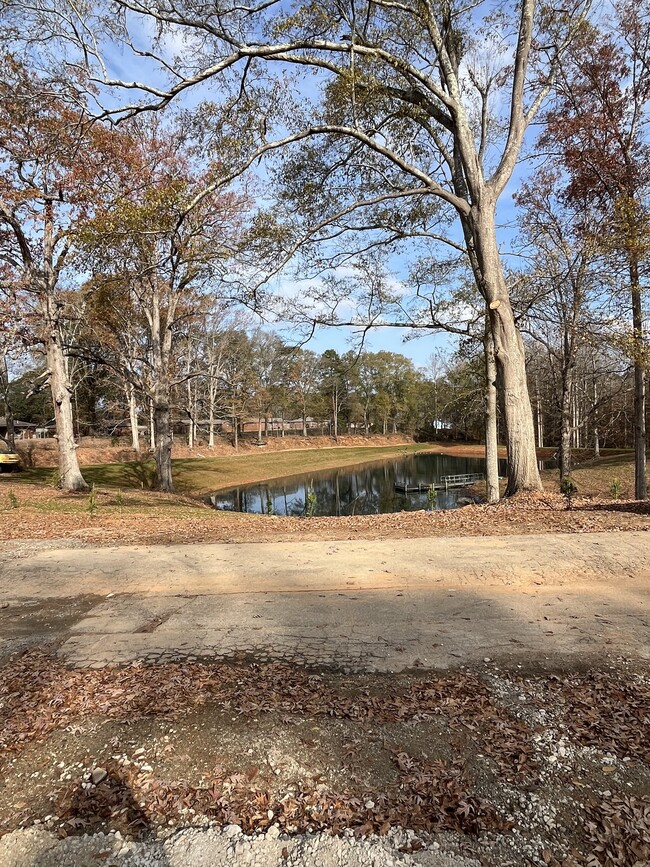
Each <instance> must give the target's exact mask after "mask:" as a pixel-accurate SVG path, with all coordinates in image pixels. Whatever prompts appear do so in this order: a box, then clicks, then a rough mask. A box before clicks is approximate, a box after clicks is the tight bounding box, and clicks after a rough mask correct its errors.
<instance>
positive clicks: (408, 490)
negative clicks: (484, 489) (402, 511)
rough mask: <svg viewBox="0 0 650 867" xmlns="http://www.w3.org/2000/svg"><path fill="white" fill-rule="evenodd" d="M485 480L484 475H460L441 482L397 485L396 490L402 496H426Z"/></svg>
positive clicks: (441, 478) (443, 479) (448, 477)
mask: <svg viewBox="0 0 650 867" xmlns="http://www.w3.org/2000/svg"><path fill="white" fill-rule="evenodd" d="M484 479H485V474H484V473H459V474H457V475H455V476H441V477H440V481H439V482H433V483H432V484H422V483H420V484H419V485H400V484H397V483H396V484H395V490H396V491H397V492H398V493H400V494H426V492H427V491H431V490H434V491H448V490H449V489H450V488H466V487H467V486H468V485H473V484H475V483H476V482H482V481H483V480H484Z"/></svg>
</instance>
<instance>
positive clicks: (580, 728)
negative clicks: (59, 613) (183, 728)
mask: <svg viewBox="0 0 650 867" xmlns="http://www.w3.org/2000/svg"><path fill="white" fill-rule="evenodd" d="M499 677H506V676H505V675H499ZM493 678H494V673H492V672H490V675H489V677H482V676H481V675H480V674H478V673H475V672H469V671H464V670H461V671H455V672H453V673H449V674H443V675H439V674H436V675H434V676H432V675H430V674H422V675H419V676H417V677H416V676H399V677H397V676H393V677H392V678H390V679H389V678H387V677H379V676H376V677H374V678H368V677H365V678H358V679H356V680H355V679H354V678H350V677H349V676H348V677H346V678H339V677H337V676H335V675H316V674H313V673H310V672H306V671H302V670H298V669H296V668H294V667H292V666H286V665H281V664H269V665H249V666H230V665H224V664H216V663H214V664H212V663H210V664H204V663H199V662H197V663H187V662H182V663H181V662H178V663H167V664H160V665H152V666H147V665H143V664H133V665H130V666H127V667H122V668H120V667H106V668H102V669H96V670H80V669H73V670H70V669H67V668H66V667H65V666H64V665H63V664H61V662H59V661H58V660H56V659H53V658H52V657H51V656H49V655H48V654H47V653H46V652H44V651H41V650H30V651H28V652H26V653H25V654H23V655H22V656H20V657H15V658H13V659H11V660H9V661H8V663H7V664H6V665H5V666H4V667H3V668H2V669H0V774H1V775H3V776H4V783H0V796H1V793H2V789H3V787H4V789H5V790H6V791H7V792H9V791H12V783H11V776H12V773H14V770H15V768H16V767H17V766H18V765H19V764H20V762H21V761H23V762H24V760H25V758H26V757H29V756H30V755H31V754H32V753H34V751H35V750H36V749H37V746H38V745H41V746H42V748H43V749H45V748H49V747H48V744H51V743H52V742H53V739H55V738H56V737H57V736H59V735H61V733H68V735H67V737H68V738H69V735H70V733H71V734H72V735H73V740H74V739H75V737H76V738H77V739H79V738H81V740H82V741H83V732H84V731H85V729H86V728H87V727H88V725H94V726H95V727H96V728H97V726H99V727H100V728H101V726H102V725H109V724H112V725H120V724H124V723H128V726H124V731H125V735H124V737H125V738H126V737H128V735H129V733H130V732H132V731H134V726H135V725H136V723H137V721H143V720H144V721H147V720H149V721H155V722H156V723H157V724H159V723H160V721H163V720H166V721H169V722H174V724H175V725H176V724H177V721H179V720H191V719H193V717H194V716H195V715H197V714H199V713H201V712H203V713H205V712H208V711H210V712H211V713H212V712H213V713H214V716H215V718H216V717H218V715H219V713H221V714H224V713H225V714H227V715H228V719H231V720H233V721H236V724H237V725H239V726H241V727H242V728H245V727H246V726H249V725H250V724H251V722H254V723H256V724H257V723H258V721H259V720H262V721H264V720H268V721H270V723H271V724H272V725H273V727H274V730H275V729H278V730H279V729H282V728H283V727H284V728H285V729H286V728H287V727H292V726H293V727H295V726H297V725H298V724H299V723H302V722H304V721H308V722H309V723H310V724H311V723H314V722H317V723H318V724H319V725H320V726H322V727H327V726H332V725H337V724H338V725H345V726H347V729H346V731H347V732H348V733H349V732H350V731H351V730H352V731H353V732H354V735H353V736H352V738H351V741H350V742H347V743H346V744H345V749H342V750H341V754H340V755H339V756H338V757H337V758H338V761H339V762H340V765H341V766H342V767H343V768H344V769H345V768H346V767H347V768H348V769H349V771H350V772H349V774H348V776H347V778H346V784H345V785H343V786H340V787H336V786H335V785H333V781H332V780H331V779H327V778H325V777H324V776H323V775H321V774H320V773H319V772H316V771H315V772H314V773H313V774H308V775H304V774H303V775H296V779H295V780H293V781H292V782H291V783H290V784H285V783H284V782H283V784H282V785H280V784H278V782H277V781H274V780H272V779H271V780H267V779H266V778H265V775H264V774H263V773H262V772H261V771H260V769H259V768H258V767H255V766H251V765H250V762H247V760H246V757H245V756H242V755H241V753H239V754H238V755H237V756H236V758H235V761H234V764H233V763H231V766H230V767H229V768H228V770H226V769H225V768H223V767H220V766H218V765H215V766H214V767H213V768H212V771H211V773H210V774H208V775H207V777H206V778H205V779H203V778H202V779H201V780H199V781H196V780H188V779H187V778H186V775H182V774H181V775H178V774H177V775H176V776H174V775H171V774H169V773H164V772H162V770H159V769H158V768H155V767H152V766H151V765H149V764H147V763H144V762H142V761H129V760H126V756H124V757H122V756H120V755H112V756H110V755H106V756H103V757H102V760H101V769H100V770H101V772H100V773H99V774H98V775H97V777H96V778H95V779H91V778H90V777H89V772H90V770H91V769H92V768H93V767H95V768H96V767H97V765H98V762H97V761H96V755H92V749H90V750H89V749H86V752H85V754H84V760H85V761H84V763H80V764H79V769H78V770H77V771H76V772H73V773H72V774H71V775H68V776H67V777H66V778H65V779H62V778H60V779H62V781H61V782H60V781H59V780H57V781H56V785H50V790H49V791H48V792H47V795H48V801H47V808H48V811H49V814H50V815H49V816H48V818H49V819H50V820H54V821H53V822H52V821H50V824H49V825H47V823H46V827H51V828H52V830H55V831H56V832H57V833H58V834H60V835H61V836H65V835H68V834H75V833H90V832H92V831H94V830H99V829H102V830H105V829H108V828H112V829H120V830H121V831H122V833H125V834H128V835H130V836H138V835H143V834H149V833H152V832H154V831H155V830H156V829H158V828H161V827H164V826H179V825H182V824H191V823H192V822H197V821H198V820H201V821H204V822H205V821H209V822H211V823H212V822H213V823H215V824H218V825H227V824H237V825H240V826H241V827H242V828H243V829H244V831H246V832H247V833H253V832H256V831H265V830H267V829H268V828H269V827H271V826H272V825H277V826H278V828H279V829H280V831H281V832H283V833H301V832H306V831H315V830H329V831H331V832H332V833H341V832H342V831H344V830H345V829H352V830H353V831H354V832H355V833H356V834H358V835H360V836H363V835H367V834H380V835H381V834H386V833H387V832H388V831H389V830H390V829H391V828H393V827H400V826H401V827H405V828H410V829H412V830H414V831H416V832H418V833H420V834H425V835H426V834H431V833H438V832H441V831H444V832H454V833H456V834H460V835H461V837H462V839H463V840H467V839H473V840H474V843H473V844H471V845H473V846H474V847H476V848H475V849H474V850H473V851H474V854H476V855H477V856H481V857H484V859H485V860H484V863H485V864H506V863H508V864H510V863H512V864H550V865H563V867H572V865H579V867H598V865H612V867H616V865H621V867H641V865H648V864H650V749H649V746H650V680H649V679H648V677H647V676H644V675H643V674H638V673H636V674H635V673H632V672H628V671H624V673H623V675H622V674H621V672H603V671H594V672H587V673H584V674H579V675H578V674H572V675H570V676H567V677H556V676H548V675H536V676H534V677H528V678H523V677H521V676H520V675H518V676H514V677H513V678H512V680H507V683H509V684H513V683H516V684H517V685H518V686H517V688H518V689H519V690H521V696H522V697H523V698H524V699H525V701H521V702H520V703H519V706H512V705H511V703H509V702H508V701H502V700H500V699H498V698H497V691H495V690H493V689H492V688H491V685H492V682H493ZM434 723H435V725H437V726H438V727H441V728H440V731H443V732H444V737H445V739H446V741H447V744H448V748H449V749H448V754H446V755H444V756H442V755H435V752H436V751H435V748H434V747H433V745H432V746H431V749H429V745H428V744H425V745H426V746H427V749H426V750H424V749H422V748H421V747H422V744H423V743H425V742H424V741H421V742H420V749H419V750H418V749H416V748H415V745H414V743H413V742H412V741H409V737H410V736H411V735H410V733H415V734H417V732H418V731H420V730H423V731H426V732H428V734H427V737H429V738H431V737H433V736H432V735H431V732H432V731H433V730H432V729H431V728H430V726H431V725H433V724H434ZM427 726H429V728H427ZM549 733H550V734H551V735H552V736H553V737H552V738H551V741H552V740H553V738H566V739H567V742H568V743H569V745H570V748H569V749H568V750H564V752H563V753H562V756H564V758H561V760H560V761H558V762H557V763H552V761H551V760H552V758H553V757H552V756H551V754H550V752H549V751H548V750H549V748H547V747H546V746H545V744H547V743H549V740H548V738H547V735H549ZM545 738H546V739H545ZM369 742H372V744H379V746H372V745H371V746H370V749H371V750H374V751H375V752H382V753H383V754H385V755H386V756H387V763H388V764H389V766H390V771H387V772H386V776H385V778H384V779H382V780H377V781H376V784H375V785H374V786H371V785H369V784H368V780H365V781H361V780H360V779H359V778H357V777H356V776H355V774H354V773H353V772H352V769H351V764H350V762H349V760H350V758H351V757H354V755H355V752H356V751H357V750H359V749H361V748H362V747H363V745H364V744H365V745H366V746H368V743H369ZM111 745H112V752H113V753H115V752H116V749H117V750H118V751H119V750H121V749H122V748H123V743H122V742H121V738H120V737H117V738H113V739H112V741H111ZM168 749H171V747H168ZM141 752H143V750H141ZM248 752H249V753H250V752H252V751H251V750H249V751H248ZM567 756H568V758H567ZM553 762H555V759H553ZM59 767H60V765H59ZM325 776H326V775H325ZM13 785H14V788H15V787H16V785H17V783H16V781H14V783H13ZM21 785H24V784H22V783H21ZM27 785H29V783H28V784H27ZM27 794H28V793H27ZM28 800H29V799H28ZM531 800H532V801H534V802H535V803H539V804H541V805H542V806H543V805H544V804H546V803H548V804H555V805H556V806H557V805H558V804H560V802H561V803H562V804H565V805H566V806H565V807H564V808H563V809H564V815H563V814H562V810H559V812H557V815H555V814H554V815H555V820H554V821H552V822H551V821H547V823H546V825H544V824H543V822H541V819H540V822H537V819H535V821H530V818H529V816H528V818H527V817H526V815H524V814H523V813H519V812H518V810H519V807H518V804H520V803H524V802H526V803H529V802H530V801H531ZM36 803H37V802H34V803H32V804H30V806H29V807H27V805H26V804H22V805H21V806H22V808H23V809H22V812H21V811H17V810H15V809H14V810H13V811H12V810H11V809H9V808H10V807H11V806H12V805H11V804H9V805H6V804H2V803H1V801H0V814H3V815H4V816H5V817H6V821H5V822H4V823H3V824H0V833H4V832H7V831H9V830H11V829H12V828H13V827H17V826H19V825H21V826H25V825H29V824H31V823H32V822H33V821H34V820H35V819H38V818H41V816H40V814H39V813H38V810H37V806H36V805H35V804H36ZM43 809H45V807H43ZM540 809H542V807H540ZM554 809H555V807H554ZM542 812H543V811H542ZM540 823H541V824H540ZM538 825H539V827H538ZM522 834H523V835H524V836H525V835H526V834H527V835H528V842H527V844H526V845H527V848H526V845H524V843H522V839H523V838H522V837H521V835H522ZM517 835H519V836H517ZM486 840H488V841H492V842H491V843H490V844H489V846H488V844H487V843H485V841H486ZM513 841H514V842H513ZM506 844H507V845H506ZM511 844H512V845H514V846H515V849H514V850H513V851H514V853H515V854H513V858H512V860H511V861H508V860H507V859H506V860H504V856H503V851H502V849H499V847H500V846H501V847H503V846H505V848H506V851H510V850H509V849H508V846H511ZM520 845H522V846H524V848H523V849H519V850H518V849H517V848H516V847H517V846H520ZM485 846H487V848H488V849H489V848H490V846H492V850H494V851H493V853H492V854H493V855H494V852H496V851H497V850H498V851H499V852H500V858H499V859H497V860H490V856H489V855H484V854H483V855H482V854H481V853H482V852H484V850H485ZM481 847H483V848H481ZM495 847H496V849H495ZM492 850H491V851H492ZM485 851H487V850H485ZM495 857H496V856H495Z"/></svg>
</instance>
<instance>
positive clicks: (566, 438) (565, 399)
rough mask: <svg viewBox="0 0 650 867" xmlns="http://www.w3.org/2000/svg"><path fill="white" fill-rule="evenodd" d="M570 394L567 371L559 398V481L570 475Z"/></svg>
mask: <svg viewBox="0 0 650 867" xmlns="http://www.w3.org/2000/svg"><path fill="white" fill-rule="evenodd" d="M572 393H573V382H572V373H571V371H568V372H566V373H565V374H564V375H563V377H562V395H561V397H560V481H562V479H566V478H568V477H569V476H570V475H571V430H572V422H573V413H572V400H571V395H572Z"/></svg>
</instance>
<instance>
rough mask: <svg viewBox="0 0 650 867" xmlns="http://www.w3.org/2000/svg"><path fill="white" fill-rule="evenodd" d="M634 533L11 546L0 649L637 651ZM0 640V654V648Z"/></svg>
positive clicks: (641, 625) (98, 654) (641, 559)
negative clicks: (38, 642)
mask: <svg viewBox="0 0 650 867" xmlns="http://www.w3.org/2000/svg"><path fill="white" fill-rule="evenodd" d="M649 597H650V546H649V545H648V537H647V535H646V534H645V533H617V534H613V533H592V534H589V535H575V536H569V535H566V534H557V535H555V534H547V535H543V536H509V537H501V538H499V537H486V538H475V539H472V540H471V542H470V541H469V540H468V539H462V538H432V539H404V540H386V541H380V542H367V541H359V542H352V541H342V542H303V543H278V544H275V545H264V544H242V545H237V546H233V545H227V544H213V545H193V546H164V547H123V548H61V549H59V548H45V549H41V550H35V551H33V552H31V553H30V552H29V549H28V547H27V546H25V545H24V543H21V545H20V546H14V547H13V548H11V547H10V546H9V547H8V549H7V552H6V558H5V561H4V563H3V565H2V571H1V572H0V602H5V603H9V604H8V607H6V608H4V609H3V610H1V611H0V618H1V619H0V627H1V631H0V635H1V636H2V642H3V645H4V650H5V652H6V651H7V650H11V649H12V648H13V647H15V646H17V643H19V642H22V641H27V640H29V638H30V634H32V633H33V634H38V635H39V636H40V635H41V634H47V635H49V636H52V637H56V636H60V637H61V638H62V639H66V640H65V641H64V642H63V643H62V647H61V653H62V655H63V657H64V658H65V659H66V660H67V661H69V662H70V663H72V664H74V665H80V666H91V667H96V666H101V665H106V664H111V663H115V662H119V663H121V662H128V661H132V660H134V659H147V660H150V661H157V660H166V659H170V658H177V657H180V658H188V657H190V658H191V657H211V658H216V659H237V660H241V659H251V658H255V659H260V660H262V661H265V660H276V659H277V660H288V661H293V662H297V663H299V664H306V665H311V666H319V665H326V666H334V667H340V668H343V669H344V670H348V671H401V670H405V669H409V668H413V667H416V668H417V667H423V668H447V667H453V666H456V665H460V664H463V663H472V662H476V661H482V660H483V659H485V658H486V657H490V658H497V657H507V658H508V659H510V660H512V659H518V658H522V659H524V660H525V659H533V658H534V659H536V660H539V659H541V660H542V661H543V659H544V658H546V657H549V658H553V657H557V656H558V655H561V656H568V657H574V658H575V659H578V655H579V657H580V659H581V660H584V659H585V658H586V657H588V656H593V655H600V654H603V653H608V654H612V653H613V654H623V655H626V656H630V657H632V658H639V659H648V658H650V625H649V624H650V606H649V604H648V603H649V601H650V598H649ZM3 645H0V650H2V649H3Z"/></svg>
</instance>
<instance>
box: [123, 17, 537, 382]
mask: <svg viewBox="0 0 650 867" xmlns="http://www.w3.org/2000/svg"><path fill="white" fill-rule="evenodd" d="M131 20H132V22H133V24H134V26H133V28H132V35H133V36H134V37H135V38H134V41H135V43H136V46H137V47H140V48H150V47H151V37H152V35H153V30H152V28H151V27H150V25H148V24H143V23H142V20H141V19H140V23H137V22H136V19H135V18H134V17H132V19H131ZM182 50H183V42H182V39H180V38H174V37H172V39H171V41H170V42H169V44H168V46H167V55H166V56H167V58H168V59H169V60H172V58H173V54H174V53H177V52H182ZM106 60H107V61H108V72H109V75H113V76H115V77H116V78H120V79H122V80H141V81H146V82H147V83H149V84H153V85H154V86H164V84H165V83H166V81H165V77H164V76H163V75H162V74H161V73H160V71H159V70H156V69H155V68H154V67H153V65H152V64H151V62H150V61H148V60H145V59H143V58H138V57H136V56H134V55H133V53H132V52H131V51H130V50H129V49H121V50H120V49H117V48H116V47H115V46H113V48H112V49H110V50H109V51H108V52H107V54H106ZM309 86H310V87H312V88H315V87H316V86H317V85H316V83H315V82H314V84H312V85H308V87H309ZM211 93H212V94H214V93H215V91H214V90H213V89H212V88H211V87H210V86H207V87H205V86H202V87H201V88H198V87H196V88H193V89H191V90H189V91H187V92H186V94H185V95H184V96H183V101H182V107H185V108H186V107H192V106H195V105H196V104H197V103H198V102H200V100H201V99H203V98H209V97H210V94H211ZM136 96H137V94H136V93H134V92H133V91H128V90H127V91H125V92H124V93H123V94H117V95H116V94H109V95H108V96H107V99H108V100H110V103H109V104H113V105H115V104H120V103H121V102H122V100H123V99H125V100H128V101H131V100H133V99H134V97H136ZM176 105H177V107H178V108H180V107H181V104H180V102H179V103H178V104H176ZM527 173H528V166H527V164H526V163H525V162H522V163H521V164H520V165H519V166H518V167H517V169H516V171H515V175H514V177H513V179H512V181H511V183H510V184H509V186H508V188H507V189H506V190H505V191H504V193H503V195H502V197H501V200H500V203H499V209H498V222H499V224H500V227H501V228H500V231H499V239H500V242H501V248H502V252H503V254H504V255H505V257H506V258H507V256H508V253H509V251H510V249H511V245H512V241H513V238H514V235H515V231H514V229H513V223H514V219H515V212H516V209H515V206H514V203H513V199H512V195H513V193H514V192H515V191H516V189H517V187H518V185H519V183H520V182H521V180H522V178H525V176H526V175H527ZM401 268H402V263H397V262H396V263H395V272H396V274H397V276H399V273H400V270H401ZM402 273H403V272H402ZM282 331H283V332H284V334H285V335H287V336H288V335H290V332H289V331H288V330H287V329H284V328H283V329H282ZM407 338H409V339H407ZM454 345H455V340H454V338H452V337H451V336H450V335H448V334H446V333H444V332H443V333H440V332H432V331H424V332H422V333H421V335H418V336H415V337H414V336H413V332H409V331H407V330H406V329H396V328H385V329H375V330H374V331H373V332H371V333H369V334H367V335H366V337H365V346H366V348H367V349H369V350H371V351H377V350H380V349H385V350H390V351H393V352H400V353H402V354H404V355H406V356H408V357H410V358H411V359H413V361H414V363H415V364H416V365H419V366H424V365H426V364H427V362H428V359H429V357H430V356H431V354H432V353H433V352H435V351H436V350H439V349H445V348H446V349H449V351H452V350H453V347H454ZM356 346H358V335H357V334H355V332H354V331H353V329H350V328H343V327H340V328H320V329H319V330H318V331H317V332H316V334H315V336H314V338H313V339H312V340H311V342H310V344H309V348H310V349H312V350H314V351H316V352H322V351H323V350H324V349H327V348H334V349H336V350H337V351H339V352H345V351H347V350H348V349H351V348H355V347H356Z"/></svg>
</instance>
